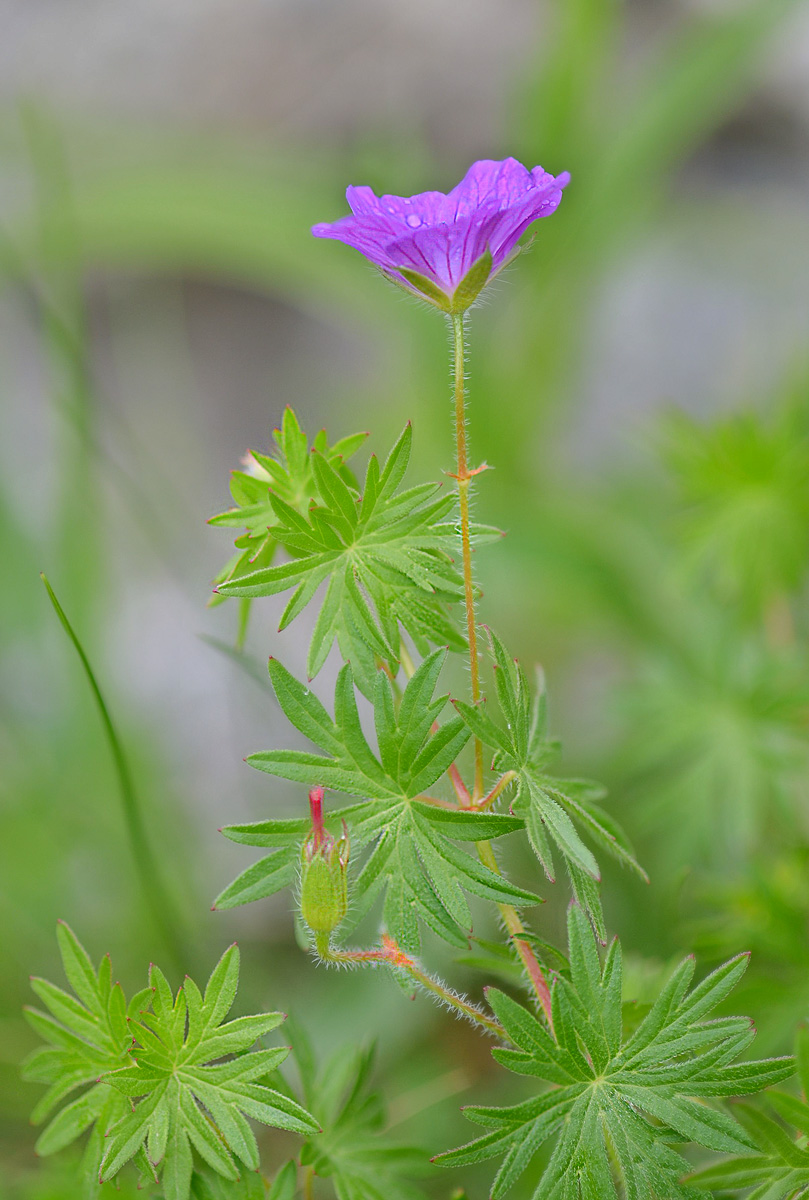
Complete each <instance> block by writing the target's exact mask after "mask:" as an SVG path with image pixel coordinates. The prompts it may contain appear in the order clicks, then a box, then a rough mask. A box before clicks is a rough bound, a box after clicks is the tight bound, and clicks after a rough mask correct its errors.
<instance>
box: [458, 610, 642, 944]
mask: <svg viewBox="0 0 809 1200" xmlns="http://www.w3.org/2000/svg"><path fill="white" fill-rule="evenodd" d="M489 637H490V642H491V651H492V657H493V659H494V676H495V691H496V694H497V700H498V704H499V707H500V711H501V714H502V718H503V722H502V724H499V725H498V724H496V723H495V721H494V720H493V719H492V717H491V716H490V715H489V713H488V712H487V711H486V707H485V706H484V705H483V704H478V705H474V706H473V705H469V704H466V703H464V702H463V701H457V700H456V701H454V702H453V703H454V704H455V708H456V711H457V712H458V714H459V716H460V717H461V719H462V720H463V721H464V723H465V724H466V726H467V728H468V729H469V731H470V733H473V734H474V735H475V736H476V737H478V738H480V739H481V741H483V742H484V744H485V745H487V746H489V747H490V748H491V749H492V750H493V751H494V752H495V765H496V767H497V769H498V770H501V771H513V772H514V773H515V776H516V780H515V785H514V786H515V788H516V794H515V795H514V798H513V800H512V803H511V811H512V813H513V814H514V815H515V816H517V817H519V818H520V819H521V820H522V821H523V822H524V824H525V828H526V831H527V833H528V838H529V841H530V843H531V846H532V848H533V850H534V853H535V854H536V856H537V858H538V859H539V862H540V863H541V865H542V869H543V870H544V872H545V874H546V876H547V877H548V879H549V880H550V881H551V882H554V881H555V878H556V869H555V865H554V857H553V856H554V848H555V849H556V851H557V852H559V853H561V855H562V858H563V860H564V863H565V866H566V868H567V872H568V875H569V876H570V881H571V885H572V888H573V893H574V896H575V898H576V899H577V900H578V902H579V903H580V904H581V905H582V907H583V908H584V910H585V911H586V912H587V914H588V916H589V917H590V920H591V922H592V924H593V928H594V929H595V930H596V933H597V934H598V937H599V939H600V940H601V941H602V942H604V941H606V932H605V927H604V916H603V912H602V910H601V900H600V897H599V891H598V886H597V885H598V882H599V880H600V877H601V873H600V869H599V865H598V863H597V861H596V859H595V857H594V855H593V853H592V851H591V850H590V849H589V847H588V846H587V845H586V844H585V842H584V841H583V840H582V837H581V836H580V831H581V833H585V834H586V835H588V836H589V838H590V839H591V840H592V841H594V842H595V843H596V844H597V845H598V846H599V848H600V849H602V850H604V851H606V853H607V854H609V855H610V856H611V857H613V858H615V859H616V860H617V861H618V862H620V863H621V864H622V865H624V866H628V867H630V868H631V869H632V870H633V871H635V873H636V874H638V875H639V876H640V877H641V878H642V879H644V880H646V881H647V882H648V878H647V876H646V873H645V871H644V870H643V869H642V868H641V867H640V866H639V865H638V863H637V862H636V861H635V858H634V856H633V854H632V851H631V848H630V846H629V843H628V841H627V839H626V837H625V835H624V834H623V832H622V831H621V829H620V828H619V827H618V825H617V824H616V823H615V822H614V821H613V820H612V818H611V817H609V816H608V815H607V814H606V813H604V812H603V810H602V809H601V808H600V807H599V806H598V805H597V804H596V803H595V801H596V800H597V799H601V798H602V796H603V789H601V788H600V787H598V785H596V784H593V783H590V782H589V781H587V780H581V779H559V778H556V777H555V776H553V775H550V774H549V773H548V769H547V768H548V763H549V762H550V760H551V759H552V758H553V756H554V754H556V753H557V752H558V745H557V744H556V743H555V742H554V741H552V740H551V739H550V738H549V737H548V734H547V702H546V698H545V690H544V682H543V679H542V677H541V675H540V676H539V678H538V681H537V688H536V691H535V694H534V696H533V697H532V695H531V690H530V688H529V686H528V681H527V680H526V678H525V675H524V673H523V671H522V669H521V668H520V665H519V663H516V662H515V661H514V660H512V659H511V658H510V657H509V655H508V653H507V651H506V649H505V647H504V645H503V643H502V642H501V641H500V640H499V638H498V637H497V636H496V635H495V634H493V633H491V631H490V633H489Z"/></svg>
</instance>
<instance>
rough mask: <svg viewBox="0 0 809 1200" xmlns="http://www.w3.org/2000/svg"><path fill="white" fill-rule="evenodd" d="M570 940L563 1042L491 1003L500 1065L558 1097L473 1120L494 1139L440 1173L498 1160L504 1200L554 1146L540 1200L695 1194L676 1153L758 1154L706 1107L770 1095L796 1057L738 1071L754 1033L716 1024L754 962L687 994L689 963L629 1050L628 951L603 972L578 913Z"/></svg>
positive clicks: (614, 952)
mask: <svg viewBox="0 0 809 1200" xmlns="http://www.w3.org/2000/svg"><path fill="white" fill-rule="evenodd" d="M568 942H569V955H570V978H569V979H568V978H565V977H564V976H561V975H559V976H557V977H556V978H555V980H554V983H553V988H552V1015H553V1029H554V1034H551V1032H550V1031H549V1029H548V1027H547V1026H546V1025H545V1024H544V1023H542V1022H540V1021H539V1020H538V1019H537V1018H536V1017H534V1016H533V1015H532V1014H531V1013H530V1012H528V1010H527V1009H525V1008H524V1007H523V1006H522V1005H520V1004H518V1003H517V1002H516V1001H514V1000H513V999H511V998H510V997H509V996H507V995H505V994H504V993H503V992H499V991H497V990H496V989H493V988H490V989H489V990H488V992H487V998H488V1001H489V1004H490V1006H491V1008H492V1010H493V1012H494V1013H495V1015H496V1016H497V1018H498V1020H499V1021H500V1023H501V1024H502V1026H503V1028H504V1030H505V1031H506V1033H507V1034H508V1037H509V1038H510V1040H511V1043H512V1045H511V1046H510V1047H508V1048H505V1047H502V1048H496V1049H495V1050H494V1051H493V1055H494V1057H495V1058H496V1059H497V1061H498V1062H500V1063H501V1064H502V1065H503V1066H505V1067H506V1068H507V1069H508V1070H511V1071H515V1072H517V1073H519V1074H525V1075H530V1076H535V1077H536V1078H539V1079H542V1080H545V1081H546V1082H547V1083H549V1084H552V1085H553V1090H552V1091H547V1092H543V1093H541V1094H540V1095H539V1096H537V1097H536V1098H535V1099H533V1100H528V1101H524V1102H523V1103H521V1104H518V1105H515V1106H513V1107H512V1108H471V1109H467V1110H466V1115H467V1116H468V1117H469V1118H470V1119H471V1120H473V1121H475V1122H477V1123H479V1124H482V1125H484V1126H486V1127H488V1128H489V1129H490V1130H491V1131H492V1132H490V1133H488V1134H486V1135H485V1136H483V1137H481V1138H478V1139H477V1140H476V1141H473V1142H471V1143H469V1144H468V1145H467V1146H463V1147H461V1148H460V1149H458V1150H453V1151H450V1152H449V1153H447V1154H442V1155H440V1156H439V1157H438V1160H437V1161H438V1162H440V1163H442V1164H443V1165H446V1166H456V1165H458V1166H460V1165H462V1164H467V1163H473V1162H479V1161H482V1160H484V1159H487V1158H502V1160H503V1162H502V1166H501V1168H500V1171H499V1172H498V1175H497V1177H496V1179H495V1183H494V1186H493V1189H492V1197H493V1198H494V1200H497V1198H498V1197H500V1196H502V1195H504V1194H505V1192H506V1191H507V1190H508V1189H509V1188H510V1187H511V1186H512V1184H513V1183H515V1182H516V1180H517V1179H518V1178H519V1177H520V1176H521V1175H522V1174H523V1173H524V1171H525V1170H526V1169H527V1167H528V1166H529V1164H530V1162H531V1160H532V1159H533V1158H534V1156H535V1155H536V1154H537V1152H538V1151H539V1150H540V1148H541V1147H542V1146H543V1145H545V1143H546V1142H548V1141H551V1140H553V1139H555V1145H554V1148H553V1151H552V1153H551V1155H550V1158H549V1160H548V1162H547V1165H546V1167H545V1170H544V1172H543V1174H542V1178H541V1181H540V1183H539V1187H538V1188H537V1190H536V1192H535V1193H534V1195H535V1197H536V1198H537V1200H539V1198H542V1200H550V1198H551V1197H553V1198H554V1200H555V1198H556V1197H558V1196H563V1197H565V1198H567V1197H570V1198H571V1200H596V1198H597V1200H607V1197H608V1196H615V1197H626V1198H632V1200H641V1198H643V1200H647V1198H648V1200H652V1198H656V1200H674V1198H677V1197H683V1198H685V1197H687V1196H689V1195H693V1194H694V1193H693V1190H689V1188H688V1187H687V1186H685V1185H683V1184H681V1183H680V1177H681V1176H682V1173H683V1171H684V1170H685V1167H686V1164H685V1161H684V1159H683V1158H682V1157H681V1156H680V1155H679V1154H678V1153H676V1151H675V1150H674V1149H673V1148H672V1142H676V1141H690V1142H694V1143H696V1144H697V1145H700V1146H703V1147H706V1148H707V1149H714V1150H725V1151H730V1152H741V1153H743V1154H744V1153H748V1152H752V1151H754V1150H755V1149H756V1142H755V1140H754V1138H753V1137H751V1134H750V1132H749V1129H748V1128H747V1126H746V1124H745V1123H744V1122H742V1123H740V1122H739V1121H737V1120H735V1119H734V1118H733V1117H731V1116H730V1115H729V1114H728V1113H727V1112H725V1111H724V1110H723V1109H721V1108H719V1107H718V1106H716V1105H715V1104H712V1103H706V1099H705V1098H707V1097H711V1098H713V1097H725V1096H734V1095H740V1094H745V1093H749V1092H756V1091H760V1090H761V1089H762V1088H765V1087H767V1086H768V1085H769V1084H771V1083H776V1082H778V1081H780V1080H782V1079H786V1078H787V1077H788V1076H789V1075H791V1074H792V1072H793V1070H794V1060H792V1059H790V1058H781V1059H767V1060H764V1061H761V1062H753V1063H749V1062H743V1063H736V1062H735V1059H736V1058H737V1057H738V1055H739V1054H740V1053H742V1052H743V1051H744V1049H745V1048H746V1047H747V1046H748V1045H749V1043H750V1041H751V1040H752V1036H753V1031H752V1029H751V1027H750V1023H749V1022H748V1021H746V1020H745V1019H744V1018H739V1017H729V1018H723V1019H720V1020H707V1019H706V1018H707V1017H708V1016H709V1014H710V1013H711V1012H712V1011H713V1010H714V1009H715V1008H716V1006H717V1005H718V1004H719V1003H720V1002H721V1001H722V1000H723V999H724V998H725V997H726V996H727V995H728V994H729V992H730V991H731V990H732V988H733V987H734V985H735V984H736V983H737V982H738V980H739V978H740V977H741V974H742V973H743V971H744V968H745V966H746V961H747V960H746V956H741V957H740V958H738V959H735V960H733V961H732V962H730V963H726V964H725V965H724V966H722V967H720V968H718V969H717V970H716V971H714V972H713V973H712V974H711V975H709V976H708V977H707V978H706V979H705V980H703V981H702V983H700V984H699V985H698V986H697V987H695V988H693V990H691V991H690V992H689V991H688V987H689V983H690V980H691V977H692V974H693V963H692V962H691V961H687V962H686V963H684V964H683V965H682V966H681V967H680V968H678V970H677V971H675V973H674V975H672V977H671V979H670V980H669V982H668V983H667V984H666V986H665V987H664V988H663V990H662V991H661V993H660V996H659V997H658V1000H657V1001H656V1002H655V1004H654V1005H653V1006H652V1008H651V1010H650V1011H649V1013H648V1014H647V1016H646V1018H645V1019H644V1020H643V1022H642V1023H641V1024H640V1026H639V1027H638V1028H637V1030H636V1031H635V1032H634V1033H633V1034H632V1035H631V1036H629V1037H628V1038H626V1037H624V1034H623V1030H622V1005H621V998H622V995H621V994H622V972H621V949H620V945H619V943H618V942H617V940H616V941H614V942H613V943H612V945H611V946H610V949H609V950H608V952H607V954H606V956H605V957H604V960H603V962H602V961H601V958H600V956H599V953H598V948H597V944H596V941H595V939H594V936H593V932H592V929H591V927H590V924H589V923H588V921H587V918H586V917H585V914H584V912H583V910H582V909H581V907H580V906H579V905H577V904H572V905H571V907H570V910H569V914H568ZM807 1113H809V1108H808V1109H807ZM785 1194H786V1193H785ZM762 1195H763V1193H762ZM774 1195H775V1193H774Z"/></svg>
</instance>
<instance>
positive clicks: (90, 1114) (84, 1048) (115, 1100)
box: [22, 921, 149, 1198]
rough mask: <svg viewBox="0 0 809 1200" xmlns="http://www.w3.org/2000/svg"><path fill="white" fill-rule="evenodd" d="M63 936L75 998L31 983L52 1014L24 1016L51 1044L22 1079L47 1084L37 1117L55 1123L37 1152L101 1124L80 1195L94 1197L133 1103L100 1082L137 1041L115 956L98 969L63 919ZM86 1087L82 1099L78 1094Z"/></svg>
mask: <svg viewBox="0 0 809 1200" xmlns="http://www.w3.org/2000/svg"><path fill="white" fill-rule="evenodd" d="M57 938H58V942H59V950H60V953H61V957H62V964H63V966H64V971H65V976H66V977H67V980H68V982H69V984H70V986H71V988H72V990H73V994H71V993H69V992H65V991H63V990H62V989H61V988H58V987H55V986H54V984H52V983H48V982H47V981H46V980H44V979H38V978H34V979H32V980H31V986H32V987H33V989H34V991H35V992H36V995H37V997H38V998H39V1000H41V1002H42V1003H43V1005H44V1006H45V1008H46V1009H47V1011H46V1012H43V1011H42V1010H40V1009H37V1008H27V1009H26V1010H25V1015H26V1017H27V1019H28V1021H29V1023H30V1025H31V1026H32V1027H33V1028H34V1030H35V1031H36V1032H37V1033H38V1034H39V1035H40V1037H42V1038H43V1039H44V1041H45V1042H46V1043H47V1045H46V1046H43V1047H41V1048H40V1049H38V1050H35V1051H34V1052H33V1053H32V1054H30V1055H29V1057H28V1058H27V1059H26V1060H25V1062H24V1063H23V1068H22V1074H23V1078H24V1079H26V1080H30V1081H31V1082H34V1083H45V1084H48V1090H47V1092H46V1093H45V1095H44V1096H43V1097H42V1099H41V1100H40V1101H39V1103H38V1104H37V1105H36V1107H35V1108H34V1111H33V1113H32V1114H31V1120H32V1122H33V1123H34V1124H35V1125H39V1124H41V1123H42V1122H43V1121H45V1120H47V1119H48V1118H50V1121H49V1123H48V1124H47V1125H46V1127H45V1129H44V1130H43V1132H42V1133H41V1134H40V1135H39V1138H38V1139H37V1143H36V1152H37V1154H40V1155H49V1154H53V1153H55V1152H56V1151H57V1150H62V1149H63V1148H64V1147H65V1146H68V1145H70V1144H71V1143H72V1142H74V1141H75V1140H76V1139H77V1138H78V1137H80V1136H81V1135H82V1134H83V1133H84V1132H85V1131H86V1130H87V1129H90V1128H91V1127H93V1126H95V1129H94V1131H93V1133H92V1135H91V1137H90V1140H89V1142H88V1145H87V1148H86V1150H85V1153H84V1159H83V1164H82V1166H83V1170H82V1174H83V1175H84V1176H86V1179H87V1182H86V1183H85V1184H84V1186H83V1188H82V1189H80V1194H81V1195H82V1196H83V1197H88V1198H89V1197H91V1196H94V1195H95V1194H96V1193H97V1191H98V1186H97V1182H96V1181H97V1179H98V1168H99V1164H100V1162H101V1155H102V1151H103V1146H104V1133H105V1131H106V1129H107V1128H108V1127H109V1125H110V1124H112V1123H113V1122H114V1121H116V1120H117V1119H118V1118H119V1117H120V1116H121V1115H122V1114H123V1112H124V1110H125V1109H126V1108H127V1103H126V1100H124V1098H123V1097H122V1096H120V1095H118V1094H117V1093H115V1092H113V1091H112V1090H111V1089H110V1088H109V1087H106V1086H104V1085H103V1084H100V1083H99V1082H98V1079H99V1076H100V1075H102V1074H103V1073H104V1072H106V1071H114V1070H116V1069H117V1068H119V1067H121V1066H123V1065H125V1064H126V1063H127V1062H129V1061H131V1060H130V1054H131V1051H132V1047H133V1037H132V1032H131V1030H130V1028H129V1026H128V1024H127V1020H126V1017H127V1011H128V1009H127V1003H126V999H125V997H124V993H123V990H122V989H121V985H120V984H119V983H115V984H113V982H112V965H111V963H110V959H109V956H106V957H104V958H103V959H102V960H101V964H100V966H99V967H98V968H97V969H96V968H95V967H94V966H93V964H92V962H91V961H90V958H89V956H88V955H87V952H86V950H85V949H84V947H83V946H82V945H81V943H80V942H79V940H78V938H77V937H76V935H75V934H74V933H73V931H72V930H71V929H70V928H69V926H67V925H65V924H64V923H63V922H61V921H60V922H59V924H58V926H57ZM148 999H149V994H148V993H146V992H140V993H138V995H136V996H135V997H133V1000H132V1005H130V1008H131V1007H132V1006H137V1007H139V1006H140V1005H142V1004H144V1003H148ZM79 1089H81V1091H80V1094H79V1095H77V1096H73V1093H74V1092H78V1091H79ZM70 1097H73V1098H72V1099H70ZM57 1110H58V1111H57Z"/></svg>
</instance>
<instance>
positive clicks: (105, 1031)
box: [24, 924, 319, 1200]
mask: <svg viewBox="0 0 809 1200" xmlns="http://www.w3.org/2000/svg"><path fill="white" fill-rule="evenodd" d="M59 942H60V948H61V950H62V954H63V960H64V962H65V968H66V972H67V973H68V977H69V979H70V981H71V983H73V984H74V985H77V987H78V990H79V991H80V992H81V999H76V998H74V997H73V996H72V995H70V994H69V993H67V992H63V991H62V990H61V989H60V988H57V987H55V986H54V985H53V984H50V983H48V982H47V981H45V980H34V981H33V984H34V989H35V991H36V993H37V995H38V997H39V998H40V999H41V1000H42V1002H43V1003H44V1004H45V1006H46V1007H47V1008H48V1009H49V1010H50V1011H49V1012H48V1013H44V1012H39V1011H37V1010H30V1011H29V1014H28V1015H29V1018H30V1020H31V1024H32V1025H33V1027H34V1028H35V1029H36V1030H37V1031H38V1032H39V1033H41V1034H42V1035H43V1037H44V1038H45V1039H46V1041H47V1042H48V1043H49V1045H48V1046H46V1047H42V1048H40V1049H39V1050H36V1051H34V1053H33V1054H32V1055H30V1056H29V1058H28V1060H27V1062H26V1064H25V1066H24V1075H25V1078H27V1079H30V1080H32V1081H35V1082H39V1083H46V1084H49V1085H50V1086H49V1090H48V1092H47V1094H46V1096H45V1097H43V1099H42V1101H40V1103H39V1104H38V1105H37V1108H36V1110H35V1112H34V1120H35V1121H36V1122H40V1121H42V1120H44V1119H45V1118H46V1117H48V1116H51V1114H52V1113H53V1111H54V1109H59V1111H58V1112H57V1113H56V1115H55V1116H53V1118H52V1119H51V1121H50V1123H49V1124H48V1125H47V1127H46V1128H45V1130H44V1132H43V1133H42V1134H41V1135H40V1138H39V1141H38V1143H37V1152H38V1153H40V1154H43V1155H47V1154H52V1153H54V1152H55V1151H57V1150H61V1149H62V1148H63V1147H65V1146H67V1145H69V1144H70V1143H71V1142H73V1141H74V1140H75V1139H76V1138H78V1137H79V1136H80V1135H81V1134H82V1133H84V1132H85V1130H87V1129H88V1128H91V1127H93V1132H92V1134H91V1136H90V1140H89V1142H88V1145H87V1149H86V1151H85V1156H84V1168H85V1169H86V1172H87V1176H88V1178H90V1179H98V1180H100V1181H102V1182H103V1181H105V1180H109V1179H112V1178H113V1177H114V1176H116V1175H117V1174H118V1172H119V1171H120V1170H121V1168H122V1167H124V1166H125V1165H126V1164H127V1163H128V1162H130V1161H131V1160H133V1159H134V1160H135V1161H136V1164H137V1165H138V1167H139V1169H140V1170H141V1173H142V1174H143V1173H145V1174H146V1175H147V1176H149V1177H152V1178H155V1179H156V1178H158V1177H160V1180H161V1183H162V1188H163V1195H164V1196H165V1197H166V1198H168V1197H171V1198H172V1200H188V1198H189V1196H190V1195H191V1194H193V1195H194V1196H195V1197H204V1196H205V1195H206V1189H207V1193H208V1194H212V1195H213V1196H214V1197H216V1196H219V1195H220V1194H222V1195H224V1196H227V1197H230V1196H233V1197H234V1200H235V1198H236V1197H237V1196H238V1197H242V1198H243V1200H251V1197H252V1196H253V1195H254V1194H255V1189H251V1188H249V1187H247V1186H246V1185H245V1187H243V1188H241V1189H240V1190H238V1191H237V1192H228V1191H226V1192H224V1193H221V1192H220V1191H219V1190H218V1185H212V1184H211V1183H210V1181H209V1180H208V1177H207V1176H206V1175H205V1172H204V1171H203V1173H202V1175H201V1176H200V1178H199V1180H196V1179H195V1181H194V1184H193V1193H192V1176H193V1171H194V1152H196V1153H197V1154H198V1155H200V1156H201V1157H202V1159H203V1160H204V1162H205V1163H207V1165H208V1166H209V1167H210V1168H211V1169H212V1170H213V1171H214V1172H215V1173H216V1175H217V1176H218V1177H220V1178H221V1179H224V1180H226V1181H230V1183H232V1184H234V1186H235V1184H236V1183H237V1182H238V1181H239V1175H240V1168H239V1166H238V1162H239V1161H241V1163H243V1164H244V1166H246V1167H247V1169H248V1171H250V1172H255V1171H256V1170H257V1169H258V1166H259V1158H258V1147H257V1145H256V1139H255V1136H254V1135H253V1132H252V1130H251V1128H250V1125H249V1122H248V1120H247V1118H248V1117H250V1118H253V1119H255V1120H258V1121H262V1122H264V1123H265V1124H269V1125H274V1126H277V1127H278V1128H281V1129H286V1130H290V1131H292V1132H294V1133H298V1134H304V1135H309V1134H312V1133H314V1132H316V1131H317V1130H318V1128H319V1126H318V1123H317V1122H316V1121H315V1120H314V1118H313V1117H312V1116H310V1114H309V1113H308V1112H306V1110H305V1109H303V1108H301V1106H300V1105H299V1104H297V1103H296V1102H295V1101H294V1100H292V1099H291V1098H290V1097H289V1096H287V1095H285V1094H283V1093H281V1092H278V1091H276V1090H275V1089H274V1088H271V1087H269V1086H268V1084H267V1082H266V1080H267V1078H268V1077H269V1076H270V1075H271V1074H272V1073H273V1072H274V1071H276V1070H277V1068H278V1067H279V1066H280V1064H281V1063H282V1062H283V1061H284V1059H285V1058H286V1057H287V1054H288V1052H289V1051H288V1049H287V1047H280V1048H277V1049H272V1050H265V1049H257V1050H252V1051H251V1047H252V1046H254V1044H255V1043H256V1041H257V1040H258V1039H259V1038H261V1037H263V1036H264V1035H265V1034H267V1033H269V1032H270V1031H271V1030H273V1029H275V1028H276V1027H277V1026H278V1025H279V1024H280V1022H281V1021H283V1019H284V1017H283V1014H282V1013H259V1014H256V1015H253V1016H244V1017H237V1018H235V1019H234V1020H231V1021H227V1020H226V1019H225V1018H226V1017H227V1014H228V1012H229V1011H230V1009H231V1007H232V1005H233V1003H234V1000H235V998H236V992H237V988H238V978H239V952H238V949H237V947H236V946H231V947H230V948H229V949H228V950H226V951H225V953H224V954H223V955H222V958H221V959H220V960H219V962H218V963H217V965H216V967H215V968H214V970H213V972H212V973H211V977H210V979H209V980H208V983H207V985H206V987H205V991H204V994H203V993H201V992H200V990H199V988H197V986H196V984H195V983H194V982H193V980H191V979H189V978H186V980H185V983H184V984H183V986H182V987H181V988H180V990H179V991H178V992H177V994H176V995H174V994H173V993H172V991H171V988H170V986H169V984H168V982H167V980H166V978H165V976H164V975H163V973H162V972H161V971H160V969H159V968H158V967H156V966H154V965H153V966H152V967H151V969H150V972H149V985H150V986H149V987H148V988H146V989H144V991H143V992H141V993H138V995H137V996H136V997H133V1000H132V1002H130V1005H129V1006H128V1007H127V1004H126V1000H125V998H124V995H123V992H122V990H121V988H120V985H119V984H116V985H115V986H111V983H110V980H111V967H110V963H109V959H108V958H105V959H104V960H102V964H101V967H100V968H99V970H98V971H97V972H96V970H95V969H94V968H93V965H92V963H91V961H90V959H89V957H88V956H87V954H86V952H85V951H84V949H83V947H82V946H81V944H80V943H79V942H78V940H77V939H76V937H75V935H74V934H73V933H72V931H71V930H70V929H68V927H67V926H64V925H61V924H60V927H59ZM84 1001H86V1003H84ZM78 1089H82V1090H81V1092H80V1094H79V1095H77V1096H76V1097H75V1098H73V1099H71V1100H69V1101H68V1103H64V1101H65V1100H67V1099H68V1097H70V1095H71V1093H72V1092H74V1091H76V1090H78ZM60 1106H61V1107H60ZM212 1188H213V1191H212V1190H211V1189H212ZM262 1194H263V1193H262Z"/></svg>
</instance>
